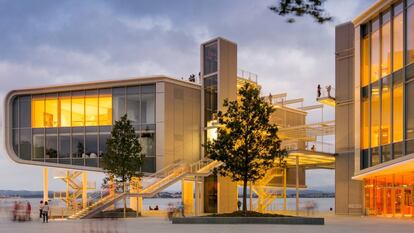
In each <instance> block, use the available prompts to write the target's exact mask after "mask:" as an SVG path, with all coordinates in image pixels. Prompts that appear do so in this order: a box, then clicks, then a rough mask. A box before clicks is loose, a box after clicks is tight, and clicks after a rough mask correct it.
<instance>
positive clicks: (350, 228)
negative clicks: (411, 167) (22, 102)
mask: <svg viewBox="0 0 414 233" xmlns="http://www.w3.org/2000/svg"><path fill="white" fill-rule="evenodd" d="M0 232H13V233H29V232H30V233H47V232H51V233H73V232H77V233H124V232H125V233H126V232H129V233H139V232H145V233H149V232H155V233H176V232H177V233H184V232H188V233H198V232H200V233H201V232H206V233H223V232H229V233H232V232H234V233H236V232H237V233H243V232H246V233H254V232H260V233H265V232H281V233H289V232H292V233H300V232H307V233H313V232H315V233H330V232H338V233H348V232H350V233H351V232H352V233H370V232H372V233H382V232H384V233H410V232H414V220H409V219H388V218H374V217H342V216H335V217H327V218H326V225H324V226H304V225H301V226H299V225H295V226H292V225H173V224H171V223H170V222H168V221H167V220H166V219H164V218H156V217H143V218H138V219H119V220H110V219H105V220H100V219H93V220H77V221H74V220H61V221H58V220H55V221H51V222H49V223H48V224H43V223H41V222H40V221H31V222H21V223H19V222H11V221H9V220H6V219H2V220H0Z"/></svg>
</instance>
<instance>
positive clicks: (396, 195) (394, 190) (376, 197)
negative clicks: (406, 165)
mask: <svg viewBox="0 0 414 233" xmlns="http://www.w3.org/2000/svg"><path fill="white" fill-rule="evenodd" d="M364 189H365V208H366V210H367V212H368V214H369V215H382V216H387V217H412V216H414V173H412V172H411V173H403V174H398V175H397V174H391V175H382V176H375V177H371V178H366V179H364Z"/></svg>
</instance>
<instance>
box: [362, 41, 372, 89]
mask: <svg viewBox="0 0 414 233" xmlns="http://www.w3.org/2000/svg"><path fill="white" fill-rule="evenodd" d="M361 47H362V48H361V50H362V51H361V63H362V64H361V85H362V86H363V87H365V86H366V85H368V84H369V74H370V70H369V56H370V51H369V36H365V37H364V38H363V39H362V46H361Z"/></svg>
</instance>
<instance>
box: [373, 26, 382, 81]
mask: <svg viewBox="0 0 414 233" xmlns="http://www.w3.org/2000/svg"><path fill="white" fill-rule="evenodd" d="M379 72H380V30H379V19H376V20H375V21H374V22H373V23H372V34H371V83H372V82H375V81H377V80H378V79H379V77H380V73H379Z"/></svg>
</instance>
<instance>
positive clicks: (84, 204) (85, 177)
mask: <svg viewBox="0 0 414 233" xmlns="http://www.w3.org/2000/svg"><path fill="white" fill-rule="evenodd" d="M87 207H88V172H85V171H83V172H82V208H83V209H85V208H87Z"/></svg>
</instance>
